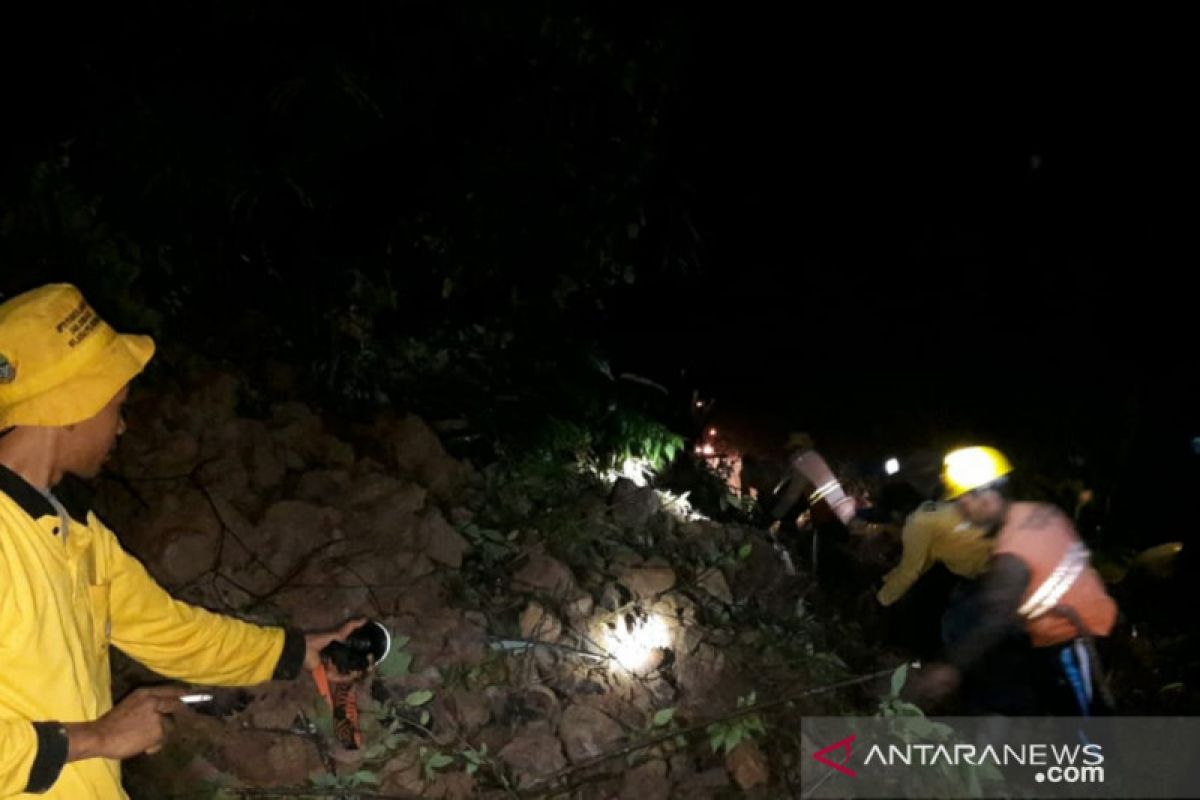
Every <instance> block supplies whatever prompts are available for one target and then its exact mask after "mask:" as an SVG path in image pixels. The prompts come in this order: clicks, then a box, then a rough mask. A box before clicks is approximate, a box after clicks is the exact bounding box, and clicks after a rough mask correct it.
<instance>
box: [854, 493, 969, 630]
mask: <svg viewBox="0 0 1200 800" xmlns="http://www.w3.org/2000/svg"><path fill="white" fill-rule="evenodd" d="M901 538H902V540H903V543H904V554H903V555H902V556H901V558H900V563H899V564H898V565H897V566H896V567H895V569H893V570H892V571H891V572H889V573H888V574H887V575H885V576H884V578H883V588H881V589H880V590H879V593H878V594H877V595H876V597H877V599H878V600H879V602H880V603H882V604H883V605H885V606H890V605H891V604H892V603H895V602H896V601H897V600H899V599H900V598H901V597H903V596H904V593H905V592H907V591H908V590H909V589H910V588H911V587H912V585H913V584H914V583H916V582H917V579H918V578H920V577H921V576H922V575H924V574H925V573H926V572H928V571H929V569H930V568H931V567H933V565H934V564H936V563H937V562H939V561H940V562H942V563H943V564H945V565H946V568H947V569H949V570H950V571H951V572H953V573H954V574H955V575H961V576H962V577H964V578H975V577H978V576H979V575H982V574H983V572H984V570H985V569H986V568H987V564H988V558H989V557H990V556H991V552H992V544H993V542H992V540H991V539H990V538H989V537H988V536H987V532H986V531H984V530H983V529H982V528H976V527H974V526H972V525H971V523H969V522H967V521H966V520H964V519H963V518H962V515H961V514H959V513H958V510H957V509H956V508H955V507H954V506H953V504H949V503H926V504H924V505H923V506H921V507H920V508H918V509H917V510H916V511H914V512H913V513H912V514H910V515H909V517H908V520H907V521H906V522H905V523H904V531H903V532H902V533H901Z"/></svg>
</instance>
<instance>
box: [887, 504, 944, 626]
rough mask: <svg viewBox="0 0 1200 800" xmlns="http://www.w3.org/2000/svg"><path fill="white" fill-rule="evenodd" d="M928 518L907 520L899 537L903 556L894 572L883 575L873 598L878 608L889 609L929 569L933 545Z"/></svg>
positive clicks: (923, 516) (913, 517)
mask: <svg viewBox="0 0 1200 800" xmlns="http://www.w3.org/2000/svg"><path fill="white" fill-rule="evenodd" d="M928 516H929V515H927V514H924V513H921V512H917V513H915V514H913V515H912V516H911V517H909V518H908V523H907V524H906V525H905V526H904V531H903V532H902V533H901V534H900V537H901V540H902V541H903V543H904V554H903V555H902V556H901V557H900V563H899V564H897V565H896V567H895V569H893V570H892V571H891V572H889V573H888V574H887V575H885V576H883V588H881V589H880V590H879V593H878V594H877V595H876V596H875V597H876V599H878V600H879V602H880V603H881V604H882V605H885V606H890V605H891V604H892V603H894V602H896V601H897V600H899V599H900V598H901V597H903V596H904V593H905V592H907V591H908V590H909V589H910V588H911V587H912V585H913V584H914V583H916V582H917V579H918V578H920V577H921V576H922V575H924V574H925V571H926V570H928V569H929V549H930V546H931V544H932V542H933V526H931V525H930V524H928V519H927V517H928Z"/></svg>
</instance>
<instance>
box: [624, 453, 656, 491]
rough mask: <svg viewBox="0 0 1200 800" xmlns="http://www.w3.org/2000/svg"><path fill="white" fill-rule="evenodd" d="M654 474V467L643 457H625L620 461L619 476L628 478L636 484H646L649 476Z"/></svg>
mask: <svg viewBox="0 0 1200 800" xmlns="http://www.w3.org/2000/svg"><path fill="white" fill-rule="evenodd" d="M653 474H654V468H653V467H651V466H650V462H649V461H647V460H646V459H644V458H627V459H625V460H624V461H623V462H622V463H621V472H620V473H619V477H622V478H628V479H629V480H631V481H633V482H634V483H636V484H637V485H638V486H646V485H647V484H648V483H649V482H650V476H652V475H653Z"/></svg>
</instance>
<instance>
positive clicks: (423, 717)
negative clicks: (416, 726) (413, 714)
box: [421, 711, 429, 725]
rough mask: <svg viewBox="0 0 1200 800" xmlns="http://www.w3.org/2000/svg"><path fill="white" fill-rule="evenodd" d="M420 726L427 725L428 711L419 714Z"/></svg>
mask: <svg viewBox="0 0 1200 800" xmlns="http://www.w3.org/2000/svg"><path fill="white" fill-rule="evenodd" d="M421 724H422V725H429V712H428V711H422V712H421Z"/></svg>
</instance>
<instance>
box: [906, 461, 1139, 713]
mask: <svg viewBox="0 0 1200 800" xmlns="http://www.w3.org/2000/svg"><path fill="white" fill-rule="evenodd" d="M1011 471H1012V467H1011V465H1010V464H1009V462H1008V459H1006V458H1005V457H1004V455H1003V454H1002V453H1000V452H999V451H998V450H995V449H993V448H990V447H967V448H963V449H960V450H955V451H953V452H951V453H949V454H948V455H947V456H946V458H945V461H944V464H943V481H944V483H945V485H946V488H947V499H950V500H954V501H955V503H956V504H957V506H958V508H959V510H960V512H961V513H962V516H963V517H964V518H965V519H966V520H968V521H969V522H970V523H972V524H973V525H978V526H981V527H983V528H985V529H987V530H988V531H989V532H991V535H993V536H994V537H995V544H994V546H993V549H992V557H991V560H990V561H989V563H988V568H987V571H986V573H985V574H984V576H983V577H982V579H981V583H980V587H979V592H978V596H977V601H976V604H975V616H974V619H973V620H972V621H971V623H970V625H969V626H968V629H967V630H966V631H965V632H964V634H963V635H962V637H961V638H959V639H958V640H957V641H955V642H954V643H953V644H952V645H951V646H950V647H949V651H948V663H942V664H934V665H931V666H930V667H928V668H927V669H926V670H924V671H923V675H922V676H921V678H920V679H919V681H918V683H917V687H916V691H917V695H918V696H919V697H923V698H925V699H927V700H937V699H940V698H942V697H944V696H945V695H947V694H949V693H950V692H952V691H954V690H955V689H956V688H958V686H959V684H960V683H961V682H964V681H965V684H964V686H963V688H964V699H965V701H966V706H967V708H966V710H967V711H969V712H971V713H1000V714H1009V715H1036V714H1055V715H1071V714H1081V715H1090V714H1095V713H1104V712H1106V711H1108V710H1110V708H1111V700H1110V699H1109V698H1108V696H1107V691H1106V689H1105V687H1104V681H1103V676H1102V674H1101V667H1100V663H1099V660H1098V658H1097V657H1096V652H1095V647H1094V643H1093V639H1094V637H1098V636H1107V635H1108V634H1109V632H1110V631H1111V630H1112V628H1113V625H1114V623H1115V621H1116V616H1117V607H1116V603H1114V602H1113V600H1112V598H1111V597H1109V595H1108V593H1107V592H1106V591H1105V589H1104V584H1103V582H1102V581H1101V579H1100V576H1099V575H1098V574H1097V573H1096V571H1095V570H1094V569H1092V567H1091V566H1090V564H1089V558H1090V554H1089V552H1088V550H1087V548H1086V547H1085V546H1084V545H1083V542H1081V541H1080V539H1079V536H1078V535H1077V534H1076V532H1075V529H1074V527H1073V526H1072V525H1071V521H1070V519H1068V518H1067V516H1066V515H1065V514H1063V513H1062V512H1061V511H1059V510H1058V509H1057V508H1055V507H1053V506H1051V505H1047V504H1044V503H1027V502H1013V501H1011V500H1010V499H1009V498H1008V496H1007V494H1006V491H1005V489H1006V487H1005V484H1006V479H1007V476H1008V474H1009V473H1010V472H1011ZM1022 636H1023V637H1027V639H1028V643H1029V644H1030V645H1031V648H1030V649H1028V650H1027V651H1026V652H1027V653H1028V656H1027V661H1026V665H1025V668H1024V669H1020V668H1015V666H1014V665H1012V664H1007V663H997V662H998V661H999V659H997V658H996V656H997V654H998V653H1002V652H1004V647H1005V644H1006V642H1009V643H1011V642H1012V641H1013V637H1022Z"/></svg>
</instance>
